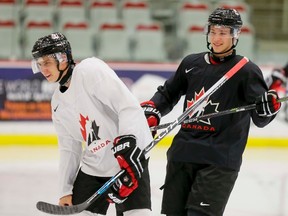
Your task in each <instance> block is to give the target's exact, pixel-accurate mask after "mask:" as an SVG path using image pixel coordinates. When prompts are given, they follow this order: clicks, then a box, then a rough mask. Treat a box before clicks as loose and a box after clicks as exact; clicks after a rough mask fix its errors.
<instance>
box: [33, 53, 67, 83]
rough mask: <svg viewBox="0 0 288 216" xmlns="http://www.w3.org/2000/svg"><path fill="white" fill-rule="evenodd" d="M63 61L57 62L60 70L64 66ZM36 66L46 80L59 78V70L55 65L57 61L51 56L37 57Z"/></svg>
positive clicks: (53, 80)
mask: <svg viewBox="0 0 288 216" xmlns="http://www.w3.org/2000/svg"><path fill="white" fill-rule="evenodd" d="M64 64H67V63H65V62H61V63H60V64H59V69H60V70H62V69H63V68H65V66H64ZM37 66H38V68H39V69H40V72H41V73H42V74H43V76H44V77H45V78H46V79H47V80H48V82H56V81H57V80H58V78H59V73H60V72H59V70H58V67H57V61H56V59H55V58H54V57H53V56H49V55H48V56H43V57H41V58H39V59H37Z"/></svg>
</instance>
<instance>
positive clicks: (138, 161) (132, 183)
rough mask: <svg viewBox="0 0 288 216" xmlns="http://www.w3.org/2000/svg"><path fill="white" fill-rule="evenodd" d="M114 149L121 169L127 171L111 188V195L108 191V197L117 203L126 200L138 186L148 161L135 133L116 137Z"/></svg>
mask: <svg viewBox="0 0 288 216" xmlns="http://www.w3.org/2000/svg"><path fill="white" fill-rule="evenodd" d="M112 150H113V153H114V156H115V157H116V159H117V161H118V163H119V166H120V167H121V169H125V173H124V174H122V176H120V178H119V179H118V181H117V182H116V183H115V184H114V185H113V187H112V188H111V191H112V192H110V195H109V193H108V199H109V198H110V201H111V202H115V203H117V201H119V200H120V201H121V199H122V200H123V201H122V202H124V201H125V199H126V198H127V197H128V196H129V195H130V194H131V193H132V192H133V191H134V190H135V189H136V188H137V187H138V179H139V178H141V176H142V173H143V171H144V168H145V167H146V166H147V163H148V162H147V160H146V158H145V155H144V153H143V151H142V150H141V149H139V148H138V147H137V145H136V137H135V136H133V135H123V136H119V137H116V138H115V140H114V147H113V148H112ZM113 198H115V199H114V200H113ZM117 199H118V200H117ZM115 200H116V201H115Z"/></svg>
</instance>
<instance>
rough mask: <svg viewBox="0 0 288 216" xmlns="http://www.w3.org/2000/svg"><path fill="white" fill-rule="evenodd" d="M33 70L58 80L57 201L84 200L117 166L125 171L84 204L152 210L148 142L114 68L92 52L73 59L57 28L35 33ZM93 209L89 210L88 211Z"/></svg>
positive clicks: (136, 212)
mask: <svg viewBox="0 0 288 216" xmlns="http://www.w3.org/2000/svg"><path fill="white" fill-rule="evenodd" d="M32 56H33V60H32V70H33V72H34V73H37V72H41V73H42V74H43V75H44V77H45V78H46V79H47V80H48V81H49V82H51V83H54V82H58V83H59V84H60V85H59V88H57V89H56V90H55V92H54V94H53V97H52V100H51V106H52V120H53V124H54V126H55V129H56V132H57V136H58V145H59V151H60V162H59V180H60V184H59V186H60V199H59V205H61V206H64V205H69V206H70V205H76V204H79V203H82V202H84V201H85V200H87V199H88V198H89V197H90V196H91V195H92V194H93V193H95V191H97V190H98V189H99V188H100V187H101V186H102V185H103V184H104V183H105V182H106V181H107V180H109V179H110V178H111V177H112V176H114V175H115V174H116V173H117V172H119V170H120V169H125V171H126V172H125V173H124V174H123V175H122V176H121V177H120V178H119V180H118V181H117V182H116V183H115V184H114V185H113V186H112V187H111V188H110V189H108V191H107V193H105V195H104V194H103V195H102V196H101V197H100V198H99V199H97V200H96V202H94V203H93V204H91V205H90V206H89V208H88V209H87V210H88V211H90V212H92V213H96V215H97V214H101V215H106V212H107V209H108V207H109V204H110V203H116V210H117V215H118V216H119V215H124V216H126V215H129V216H148V215H151V192H150V178H149V171H148V159H147V156H145V155H144V154H143V151H142V150H143V149H144V148H145V146H146V145H148V144H149V143H150V142H151V141H152V136H151V133H150V130H149V127H148V125H147V122H146V118H145V116H144V113H143V110H142V108H141V107H140V105H139V103H138V100H137V99H136V98H135V97H134V96H133V95H132V94H131V92H130V91H129V90H128V88H127V87H126V86H125V84H124V83H123V82H122V81H121V80H120V79H119V77H118V76H117V75H116V73H115V72H114V71H113V70H112V69H111V68H110V67H109V66H108V65H107V64H106V63H104V62H103V61H102V60H100V59H98V58H96V57H92V58H87V59H84V60H83V61H81V62H80V63H78V64H75V62H74V60H73V57H72V52H71V47H70V43H69V41H68V40H67V38H66V37H65V36H64V35H63V34H62V33H59V32H56V33H53V34H50V35H47V36H44V37H42V38H39V39H38V40H37V41H36V42H35V44H34V46H33V49H32ZM89 214H91V213H89Z"/></svg>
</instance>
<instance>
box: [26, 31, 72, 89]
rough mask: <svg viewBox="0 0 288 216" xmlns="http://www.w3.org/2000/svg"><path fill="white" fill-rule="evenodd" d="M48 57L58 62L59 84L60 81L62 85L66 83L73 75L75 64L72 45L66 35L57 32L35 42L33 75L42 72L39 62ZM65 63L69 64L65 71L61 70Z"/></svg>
mask: <svg viewBox="0 0 288 216" xmlns="http://www.w3.org/2000/svg"><path fill="white" fill-rule="evenodd" d="M63 54H65V57H63ZM47 55H50V56H52V57H53V58H54V59H55V60H56V61H57V68H58V70H59V77H58V79H57V82H58V81H59V83H60V85H62V84H64V83H66V82H67V80H68V79H69V78H70V76H71V74H72V70H73V68H74V66H75V62H74V60H73V57H72V50H71V46H70V43H69V41H68V40H67V38H66V37H65V35H63V34H62V33H60V32H55V33H52V34H49V35H46V36H44V37H41V38H39V39H38V40H37V41H36V42H35V44H34V46H33V48H32V56H33V60H32V64H31V65H32V71H33V73H38V72H40V68H39V67H38V64H37V60H38V59H39V58H41V57H43V56H47ZM63 61H66V62H68V64H67V67H66V68H65V69H64V70H60V68H59V65H60V62H63ZM66 69H68V72H67V73H66V75H65V76H64V77H62V75H63V73H64V71H65V70H66Z"/></svg>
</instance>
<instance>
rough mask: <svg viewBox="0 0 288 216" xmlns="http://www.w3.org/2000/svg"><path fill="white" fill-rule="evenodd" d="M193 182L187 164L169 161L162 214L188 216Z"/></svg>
mask: <svg viewBox="0 0 288 216" xmlns="http://www.w3.org/2000/svg"><path fill="white" fill-rule="evenodd" d="M191 184H192V180H191V177H190V174H189V172H187V171H186V164H185V163H182V162H173V161H168V163H167V166H166V177H165V184H164V186H163V188H164V191H163V198H162V209H161V213H162V214H166V215H169V216H170V215H171V216H186V215H187V211H186V202H187V198H188V196H189V191H190V188H191Z"/></svg>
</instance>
